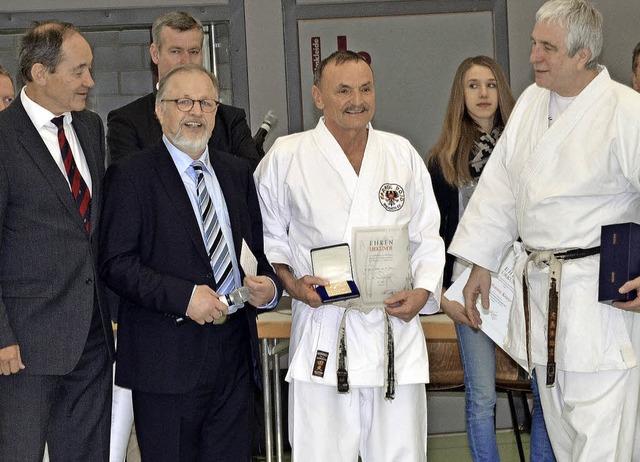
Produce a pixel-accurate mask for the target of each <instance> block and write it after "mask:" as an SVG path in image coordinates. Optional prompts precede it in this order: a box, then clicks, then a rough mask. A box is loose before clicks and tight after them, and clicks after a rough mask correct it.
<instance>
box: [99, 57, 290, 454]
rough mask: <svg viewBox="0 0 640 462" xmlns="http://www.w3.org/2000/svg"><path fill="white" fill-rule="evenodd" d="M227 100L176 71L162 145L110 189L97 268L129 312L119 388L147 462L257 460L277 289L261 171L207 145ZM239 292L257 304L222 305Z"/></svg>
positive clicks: (114, 175) (162, 95) (202, 76)
mask: <svg viewBox="0 0 640 462" xmlns="http://www.w3.org/2000/svg"><path fill="white" fill-rule="evenodd" d="M217 98H218V93H217V84H216V81H215V77H214V76H213V75H212V74H211V73H209V72H208V71H206V70H205V69H204V68H202V67H201V66H199V65H196V64H186V65H183V66H179V67H177V68H174V69H172V70H171V71H169V72H168V73H167V75H166V76H165V77H164V78H163V79H162V80H161V81H160V84H159V88H158V93H157V95H156V105H155V112H156V116H157V117H158V120H159V121H160V125H161V127H162V132H163V136H162V138H161V140H159V141H158V142H157V143H156V144H155V145H154V146H152V147H150V148H148V149H145V150H144V151H141V152H140V153H138V154H136V155H135V156H130V157H128V158H127V159H124V160H123V161H121V162H117V163H115V164H113V165H111V166H110V167H109V169H108V171H107V175H106V179H105V197H107V200H106V202H105V206H104V209H103V220H104V221H103V226H102V228H101V233H102V234H101V240H100V249H101V256H100V266H99V268H100V274H101V276H102V277H103V278H104V280H105V281H106V282H107V284H108V285H109V287H110V288H111V289H112V290H114V291H115V292H116V293H117V294H118V295H119V296H120V297H121V300H122V301H121V304H120V313H119V324H118V361H117V364H116V384H118V385H119V386H121V387H125V388H130V389H132V391H133V409H134V416H135V424H136V433H137V437H138V442H139V444H140V450H141V454H142V458H143V460H153V461H177V460H181V461H191V460H193V461H195V460H233V461H249V460H250V458H251V439H250V436H251V431H250V430H251V426H252V418H253V396H254V395H253V391H254V388H253V387H254V385H256V384H257V383H258V382H259V380H260V371H259V364H260V361H259V355H258V338H257V327H256V313H257V310H256V308H259V309H260V308H272V307H274V306H275V305H276V303H277V301H278V299H279V296H280V294H281V284H280V282H279V280H278V278H277V277H276V275H275V273H274V272H273V270H272V268H271V266H270V265H269V263H268V262H267V259H266V257H265V255H264V252H263V240H262V219H261V215H260V208H259V204H258V198H257V194H256V190H255V186H254V183H253V179H252V173H251V169H250V168H249V166H248V165H247V164H246V163H245V162H243V161H241V160H240V159H238V158H237V157H234V156H232V155H230V154H227V153H225V152H221V151H217V150H214V149H210V148H209V147H208V141H209V137H210V136H211V131H212V130H213V128H214V126H215V113H216V110H217V108H218V102H217ZM251 260H253V261H254V263H253V265H255V266H254V269H253V270H250V269H249V267H250V266H251V264H248V263H247V262H250V261H251ZM256 267H257V270H256ZM245 269H246V271H247V274H246V275H245ZM242 286H245V287H247V288H248V291H249V295H250V297H249V299H248V302H247V303H243V302H240V303H238V304H233V303H231V306H228V303H225V302H223V301H221V300H223V299H225V297H224V295H227V294H231V293H232V292H233V291H234V290H235V289H238V288H240V287H242Z"/></svg>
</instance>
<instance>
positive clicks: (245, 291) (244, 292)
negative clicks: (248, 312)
mask: <svg viewBox="0 0 640 462" xmlns="http://www.w3.org/2000/svg"><path fill="white" fill-rule="evenodd" d="M250 297H251V294H250V293H249V288H248V287H246V286H242V287H238V288H237V289H234V290H232V291H231V292H229V293H228V294H226V295H220V297H218V300H220V301H221V302H222V303H224V304H225V305H227V306H228V307H229V308H235V307H238V308H240V307H241V306H242V305H244V302H247V301H249V298H250ZM225 320H226V316H222V317H221V318H220V319H219V320H214V321H213V323H214V324H222V323H223V322H224V321H225ZM187 321H190V319H189V316H185V317H179V318H176V325H177V326H181V325H183V324H184V323H186V322H187ZM216 321H217V322H216Z"/></svg>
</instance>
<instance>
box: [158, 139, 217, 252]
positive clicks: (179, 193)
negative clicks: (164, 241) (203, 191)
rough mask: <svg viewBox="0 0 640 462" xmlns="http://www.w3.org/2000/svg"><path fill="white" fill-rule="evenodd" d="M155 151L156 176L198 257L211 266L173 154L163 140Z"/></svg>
mask: <svg viewBox="0 0 640 462" xmlns="http://www.w3.org/2000/svg"><path fill="white" fill-rule="evenodd" d="M155 150H156V151H157V152H156V154H155V157H154V159H156V161H157V162H156V163H155V164H154V170H155V172H156V175H158V177H159V179H160V182H161V183H162V186H163V188H164V189H165V192H166V193H167V197H168V198H169V200H170V201H171V204H172V206H173V208H174V209H175V210H176V214H177V215H178V216H179V217H180V223H182V224H183V225H184V227H185V229H186V231H187V234H188V235H189V237H190V238H191V241H192V243H193V245H194V247H195V248H196V249H197V252H198V255H200V256H201V258H202V259H203V260H204V261H205V262H207V264H210V263H209V256H208V255H207V249H206V248H205V245H204V241H203V240H202V233H201V232H200V226H199V225H198V220H197V218H196V217H195V215H194V210H193V207H192V205H191V201H190V200H189V195H188V194H187V191H186V189H185V187H184V183H183V182H182V178H181V177H180V173H179V172H178V169H176V165H175V164H174V163H173V159H171V154H169V151H168V150H167V148H166V146H165V145H164V143H163V142H162V140H160V141H159V142H158V143H157V144H156V149H155Z"/></svg>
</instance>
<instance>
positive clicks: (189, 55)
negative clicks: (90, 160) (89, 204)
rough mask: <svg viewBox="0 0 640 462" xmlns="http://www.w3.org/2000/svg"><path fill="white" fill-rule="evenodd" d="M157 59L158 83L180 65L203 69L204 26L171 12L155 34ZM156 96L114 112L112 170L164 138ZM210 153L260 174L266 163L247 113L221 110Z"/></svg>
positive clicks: (110, 131) (110, 139)
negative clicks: (227, 156)
mask: <svg viewBox="0 0 640 462" xmlns="http://www.w3.org/2000/svg"><path fill="white" fill-rule="evenodd" d="M151 35H152V40H153V43H151V46H150V48H149V51H150V53H151V59H152V60H153V62H154V63H155V64H156V65H157V66H158V79H162V77H163V76H164V75H165V74H166V73H167V72H169V71H170V70H171V69H172V68H174V67H175V66H178V65H180V64H187V63H192V64H202V41H203V31H202V24H201V23H200V21H199V20H197V19H196V18H194V17H193V16H191V15H190V14H188V13H184V12H171V13H166V14H164V15H162V16H160V17H159V18H157V19H156V20H155V21H154V23H153V26H152V28H151ZM155 99H156V98H155V92H154V93H150V94H148V95H146V96H143V97H142V98H139V99H137V100H135V101H133V102H132V103H129V104H127V105H126V106H123V107H121V108H119V109H116V110H114V111H111V112H110V113H109V115H108V116H107V154H108V161H109V164H112V163H114V162H117V161H119V160H120V159H123V158H124V157H127V156H128V155H130V154H133V153H136V152H138V151H141V150H142V149H144V148H146V147H149V146H152V145H154V144H155V143H156V142H157V141H158V140H159V139H160V137H161V136H162V130H161V128H160V124H159V123H158V119H157V118H156V116H155V112H154V111H155V103H156V101H155ZM209 148H210V149H218V150H220V151H224V152H228V153H230V154H233V155H236V156H238V157H242V158H244V159H246V160H247V162H249V165H250V166H251V168H252V169H255V168H256V166H257V165H258V162H259V161H260V157H259V155H258V151H257V149H256V144H255V142H254V141H253V138H251V130H250V129H249V126H248V125H247V119H246V115H245V112H244V110H243V109H240V108H237V107H233V106H227V105H226V104H220V105H219V106H218V110H217V112H216V123H215V130H214V131H213V135H212V136H211V138H210V140H209Z"/></svg>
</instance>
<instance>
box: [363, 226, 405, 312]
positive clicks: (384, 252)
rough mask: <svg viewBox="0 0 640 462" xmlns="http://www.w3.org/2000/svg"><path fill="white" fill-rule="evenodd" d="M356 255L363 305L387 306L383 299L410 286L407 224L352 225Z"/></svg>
mask: <svg viewBox="0 0 640 462" xmlns="http://www.w3.org/2000/svg"><path fill="white" fill-rule="evenodd" d="M352 242H353V257H354V268H355V275H356V282H357V284H358V289H360V296H361V299H362V304H363V305H365V306H367V305H369V306H376V307H381V306H384V303H383V300H386V299H387V298H389V297H391V296H392V295H394V294H395V293H397V292H399V291H401V290H405V289H410V288H411V265H410V263H411V256H410V254H409V231H408V229H407V226H406V225H404V226H372V227H360V228H353V234H352Z"/></svg>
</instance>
